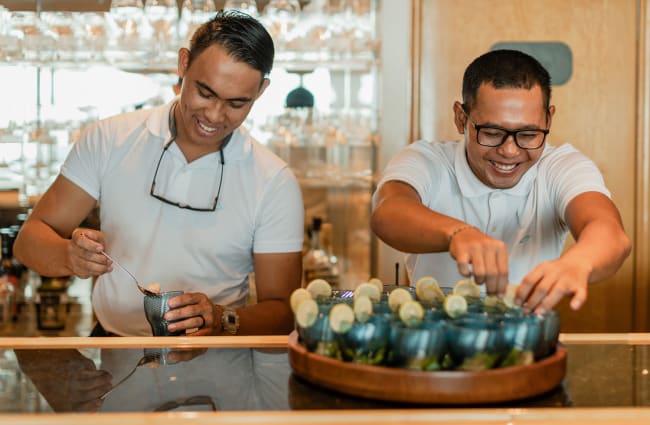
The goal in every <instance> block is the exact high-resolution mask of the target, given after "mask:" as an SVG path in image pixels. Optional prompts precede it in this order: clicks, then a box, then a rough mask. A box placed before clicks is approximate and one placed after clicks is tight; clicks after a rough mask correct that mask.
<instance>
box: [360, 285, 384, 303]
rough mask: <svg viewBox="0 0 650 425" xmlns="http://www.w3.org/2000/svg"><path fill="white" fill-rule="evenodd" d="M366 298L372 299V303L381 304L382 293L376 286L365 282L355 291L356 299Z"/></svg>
mask: <svg viewBox="0 0 650 425" xmlns="http://www.w3.org/2000/svg"><path fill="white" fill-rule="evenodd" d="M364 295H365V296H366V297H368V298H370V301H372V302H379V300H380V299H381V291H380V290H379V289H377V287H376V286H375V285H373V284H372V283H368V282H364V283H362V284H360V285H359V286H357V287H356V289H355V290H354V298H355V299H356V298H357V297H361V296H364Z"/></svg>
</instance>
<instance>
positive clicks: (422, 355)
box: [389, 320, 447, 370]
mask: <svg viewBox="0 0 650 425" xmlns="http://www.w3.org/2000/svg"><path fill="white" fill-rule="evenodd" d="M446 352H447V333H446V322H445V321H442V320H438V321H436V320H425V321H423V322H422V323H421V324H420V325H419V326H417V327H408V326H406V325H404V324H403V323H401V322H394V323H393V325H392V329H391V335H390V354H389V364H390V365H391V366H395V367H401V368H406V369H414V370H439V369H441V368H442V362H443V357H444V356H445V354H446Z"/></svg>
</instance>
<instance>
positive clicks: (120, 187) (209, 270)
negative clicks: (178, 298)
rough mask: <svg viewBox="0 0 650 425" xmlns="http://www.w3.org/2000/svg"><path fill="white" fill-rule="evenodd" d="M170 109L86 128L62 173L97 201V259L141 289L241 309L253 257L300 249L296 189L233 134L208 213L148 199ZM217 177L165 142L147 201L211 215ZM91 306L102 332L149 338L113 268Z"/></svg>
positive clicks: (243, 136) (241, 133) (256, 146)
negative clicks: (102, 238) (197, 296)
mask: <svg viewBox="0 0 650 425" xmlns="http://www.w3.org/2000/svg"><path fill="white" fill-rule="evenodd" d="M171 105H172V103H169V104H166V105H162V106H160V107H157V108H153V109H150V110H140V111H135V112H131V113H127V114H122V115H119V116H115V117H111V118H108V119H105V120H102V121H99V122H97V123H96V124H94V125H92V126H91V127H90V128H88V129H87V130H86V131H85V132H84V134H83V136H82V138H81V140H80V141H79V142H78V143H77V144H76V145H75V146H74V147H73V149H72V150H71V152H70V154H69V156H68V158H67V159H66V161H65V163H64V165H63V167H62V171H61V173H62V175H63V176H65V177H66V178H67V179H69V180H70V181H72V182H73V183H74V184H76V185H78V186H79V187H80V188H82V189H83V190H84V191H86V192H87V193H88V194H89V195H90V196H92V197H93V198H95V199H97V200H98V201H99V204H100V221H101V229H102V231H103V232H104V233H105V235H106V251H107V252H108V253H109V254H110V255H111V256H112V257H113V258H115V259H116V260H117V261H119V262H120V263H121V264H122V265H123V266H125V267H126V268H127V269H128V270H129V271H131V272H132V273H133V274H134V275H135V276H136V277H137V278H138V280H139V281H140V282H142V283H143V284H145V285H147V284H149V283H152V282H159V283H160V285H161V290H163V291H169V290H183V291H185V292H203V293H205V294H207V295H208V297H210V299H211V300H212V301H213V302H215V303H219V304H224V305H229V306H241V305H244V304H245V302H246V299H247V296H248V274H249V273H250V272H252V271H253V254H254V253H281V252H299V251H301V249H302V243H303V204H302V196H301V192H300V187H299V186H298V183H297V181H296V179H295V177H294V176H293V174H292V173H291V171H290V170H289V168H288V167H287V164H286V163H284V162H283V161H282V160H281V159H279V158H278V157H277V156H275V155H274V154H273V153H272V152H270V151H269V150H268V149H267V148H266V147H264V146H263V145H261V144H260V143H258V142H257V141H255V140H254V139H253V138H252V137H250V135H249V134H248V133H247V132H246V131H245V130H244V129H243V128H240V129H238V130H236V131H235V132H234V133H233V135H232V138H231V139H230V142H229V143H228V144H227V145H226V147H225V148H224V152H223V153H224V159H225V165H224V166H223V167H224V168H223V182H222V187H221V193H220V196H219V202H218V207H217V209H216V211H214V212H197V211H190V210H186V209H181V208H178V207H176V206H173V205H168V204H166V203H164V202H161V201H160V200H158V199H155V198H154V197H152V196H150V194H149V192H150V188H151V183H152V180H153V176H154V172H155V168H156V164H157V163H158V160H159V158H160V156H161V153H162V148H163V146H164V145H165V144H167V143H168V142H169V141H170V139H171V135H170V132H169V112H170V108H171ZM220 174H221V164H220V155H219V152H214V153H211V154H208V155H205V156H203V157H201V158H199V159H197V160H195V161H192V162H191V163H187V161H186V160H185V157H184V156H183V154H182V153H181V151H180V149H179V148H178V146H177V145H176V143H172V144H171V145H170V147H169V149H168V151H167V152H166V153H165V155H164V157H163V159H162V162H161V164H160V169H159V170H158V175H157V177H156V183H157V184H156V193H157V194H161V195H163V196H165V197H166V198H167V199H170V200H174V201H178V202H181V203H186V204H189V205H192V206H196V207H201V208H203V207H211V205H212V204H213V201H214V198H215V196H216V194H217V190H218V185H219V179H220ZM92 301H93V307H94V310H95V314H96V315H97V317H98V319H99V321H100V322H101V323H102V325H103V327H104V328H105V329H106V330H108V331H110V332H114V333H117V334H119V335H151V328H150V326H149V324H148V323H147V321H146V318H145V315H144V307H143V298H142V294H141V293H140V292H139V291H138V289H137V288H136V286H135V284H134V283H133V280H132V279H131V278H130V277H129V276H128V275H127V274H125V273H124V272H123V271H122V270H121V269H119V268H118V267H114V269H113V271H112V272H111V273H108V274H104V275H102V276H100V277H99V279H98V281H97V284H96V285H95V288H94V290H93V297H92Z"/></svg>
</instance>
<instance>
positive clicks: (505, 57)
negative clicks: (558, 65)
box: [463, 49, 551, 112]
mask: <svg viewBox="0 0 650 425" xmlns="http://www.w3.org/2000/svg"><path fill="white" fill-rule="evenodd" d="M483 83H489V84H491V85H493V86H494V87H495V88H497V89H499V88H522V89H527V90H530V89H531V88H533V87H534V86H535V85H539V86H540V88H541V89H542V95H543V97H544V108H545V109H546V110H547V111H548V108H549V105H550V102H551V76H550V75H549V73H548V71H547V70H546V68H544V67H543V66H542V64H541V63H539V62H538V61H537V59H535V58H533V57H532V56H530V55H528V54H526V53H523V52H520V51H518V50H505V49H503V50H493V51H490V52H488V53H485V54H483V55H481V56H479V57H478V58H476V59H474V61H473V62H472V63H471V64H469V66H468V67H467V69H466V70H465V74H464V75H463V104H464V105H465V109H466V111H468V112H469V111H470V110H471V109H472V107H473V106H474V104H475V102H476V94H477V93H478V89H479V87H480V86H481V84H483Z"/></svg>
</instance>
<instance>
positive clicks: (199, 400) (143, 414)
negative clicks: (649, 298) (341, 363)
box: [0, 334, 650, 425]
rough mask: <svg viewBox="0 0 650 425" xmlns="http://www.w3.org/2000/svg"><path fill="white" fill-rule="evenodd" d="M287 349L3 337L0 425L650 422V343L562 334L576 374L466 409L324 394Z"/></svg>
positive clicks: (277, 344)
mask: <svg viewBox="0 0 650 425" xmlns="http://www.w3.org/2000/svg"><path fill="white" fill-rule="evenodd" d="M287 341H288V339H287V337H284V336H273V337H256V336H251V337H244V336H241V337H194V338H191V337H171V338H161V337H158V338H156V337H148V338H144V337H143V338H87V337H81V338H78V337H19V338H13V337H4V338H0V381H1V383H0V424H12V425H22V424H66V425H69V424H72V425H74V424H80V425H81V424H84V425H85V424H89V423H92V424H93V425H102V424H114V423H120V424H121V425H130V424H156V425H164V424H212V423H237V424H251V423H265V424H365V423H372V424H393V423H394V424H397V423H409V424H424V423H428V424H430V423H453V424H476V423H480V424H503V425H506V424H511V425H515V424H542V423H553V424H554V425H561V424H589V425H593V424H635V425H636V424H645V425H647V424H650V373H649V370H650V334H563V335H561V341H562V343H563V344H564V346H565V347H566V348H567V351H568V357H567V360H568V362H567V374H566V377H565V380H564V382H563V383H562V385H560V386H559V387H558V388H556V389H554V390H552V391H551V392H549V393H547V394H544V395H541V396H538V397H535V398H533V399H527V400H520V401H513V402H509V403H504V404H500V405H486V406H462V407H459V406H427V405H424V406H423V405H412V404H404V403H391V402H381V401H378V400H371V399H364V398H361V397H358V398H357V397H350V396H346V395H343V394H338V393H336V392H332V391H328V390H324V389H321V388H318V387H316V386H314V385H312V384H311V383H309V382H305V381H304V380H301V379H300V378H297V377H296V376H294V375H293V374H292V372H291V368H290V366H289V362H288V355H287ZM161 347H165V348H161ZM100 371H102V372H100ZM106 373H109V374H110V375H109V377H110V385H112V386H114V387H113V389H112V390H111V391H110V392H109V393H108V394H106V396H105V397H104V398H103V399H102V398H100V397H99V395H101V394H104V393H105V391H106V390H101V391H100V392H97V391H98V390H97V389H93V388H95V387H94V386H93V383H94V381H93V379H95V378H97V376H100V375H103V376H104V379H106V378H105V377H106ZM120 381H122V382H121V383H120ZM494 384H495V385H499V383H498V382H495V383H494ZM386 385H387V386H390V385H391V383H390V382H386Z"/></svg>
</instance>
